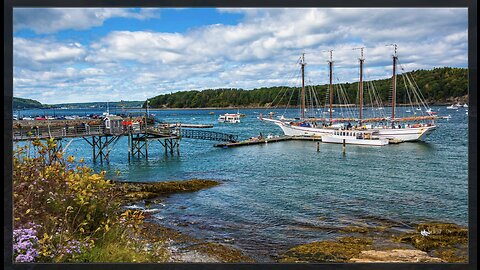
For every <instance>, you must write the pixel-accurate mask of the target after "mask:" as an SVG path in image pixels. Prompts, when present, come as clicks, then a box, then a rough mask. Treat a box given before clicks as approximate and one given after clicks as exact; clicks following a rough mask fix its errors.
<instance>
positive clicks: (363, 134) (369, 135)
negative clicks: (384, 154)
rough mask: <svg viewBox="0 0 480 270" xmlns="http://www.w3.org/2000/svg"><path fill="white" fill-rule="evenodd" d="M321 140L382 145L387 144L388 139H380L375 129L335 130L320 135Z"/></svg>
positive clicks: (325, 141)
mask: <svg viewBox="0 0 480 270" xmlns="http://www.w3.org/2000/svg"><path fill="white" fill-rule="evenodd" d="M322 142H324V143H338V144H343V143H345V144H356V145H369V146H384V145H387V144H388V139H381V138H380V137H379V136H378V131H376V130H335V131H334V132H333V133H332V134H328V135H324V136H322Z"/></svg>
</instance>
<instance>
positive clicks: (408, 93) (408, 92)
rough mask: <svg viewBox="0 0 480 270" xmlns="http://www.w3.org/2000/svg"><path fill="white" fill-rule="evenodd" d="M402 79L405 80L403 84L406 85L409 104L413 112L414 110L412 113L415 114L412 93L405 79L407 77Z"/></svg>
mask: <svg viewBox="0 0 480 270" xmlns="http://www.w3.org/2000/svg"><path fill="white" fill-rule="evenodd" d="M402 79H403V84H404V85H405V90H406V92H407V96H408V102H409V104H410V107H411V110H412V112H415V111H414V110H415V109H414V108H413V103H412V98H411V97H410V91H409V89H408V86H407V80H406V79H405V76H402Z"/></svg>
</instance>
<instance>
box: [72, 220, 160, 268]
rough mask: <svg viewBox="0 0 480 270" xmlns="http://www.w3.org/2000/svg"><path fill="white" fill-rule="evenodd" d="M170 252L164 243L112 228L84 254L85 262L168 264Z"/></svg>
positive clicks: (81, 259)
mask: <svg viewBox="0 0 480 270" xmlns="http://www.w3.org/2000/svg"><path fill="white" fill-rule="evenodd" d="M168 254H169V253H168V251H167V250H166V249H165V247H164V246H163V242H153V243H152V242H147V241H146V240H143V239H141V238H139V237H137V236H133V235H132V234H124V233H123V230H122V229H119V228H112V230H110V231H109V232H108V233H106V234H105V235H104V237H103V238H102V239H101V240H100V241H98V242H97V244H96V245H95V247H94V248H92V249H90V250H88V251H86V252H84V253H82V255H81V257H80V258H79V259H78V261H83V262H112V263H115V262H139V263H141V262H166V261H167V260H168Z"/></svg>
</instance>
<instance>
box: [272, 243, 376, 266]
mask: <svg viewBox="0 0 480 270" xmlns="http://www.w3.org/2000/svg"><path fill="white" fill-rule="evenodd" d="M371 244H372V240H371V239H369V238H364V237H361V238H360V237H342V238H339V239H337V240H335V241H330V240H329V241H320V242H313V243H308V244H303V245H299V246H296V247H293V248H291V249H289V250H288V251H287V252H286V253H285V254H283V255H282V256H281V259H280V260H279V261H280V262H285V263H296V262H307V263H323V262H347V261H348V260H350V259H351V258H353V257H354V256H356V255H358V254H359V253H360V252H361V251H362V250H365V249H366V248H367V247H369V246H370V245H371Z"/></svg>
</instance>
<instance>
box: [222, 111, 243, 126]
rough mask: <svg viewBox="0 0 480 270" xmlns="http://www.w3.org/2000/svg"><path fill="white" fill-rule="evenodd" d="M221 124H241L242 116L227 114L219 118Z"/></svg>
mask: <svg viewBox="0 0 480 270" xmlns="http://www.w3.org/2000/svg"><path fill="white" fill-rule="evenodd" d="M218 122H219V123H232V124H235V123H240V114H239V113H226V114H222V115H220V117H218Z"/></svg>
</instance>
